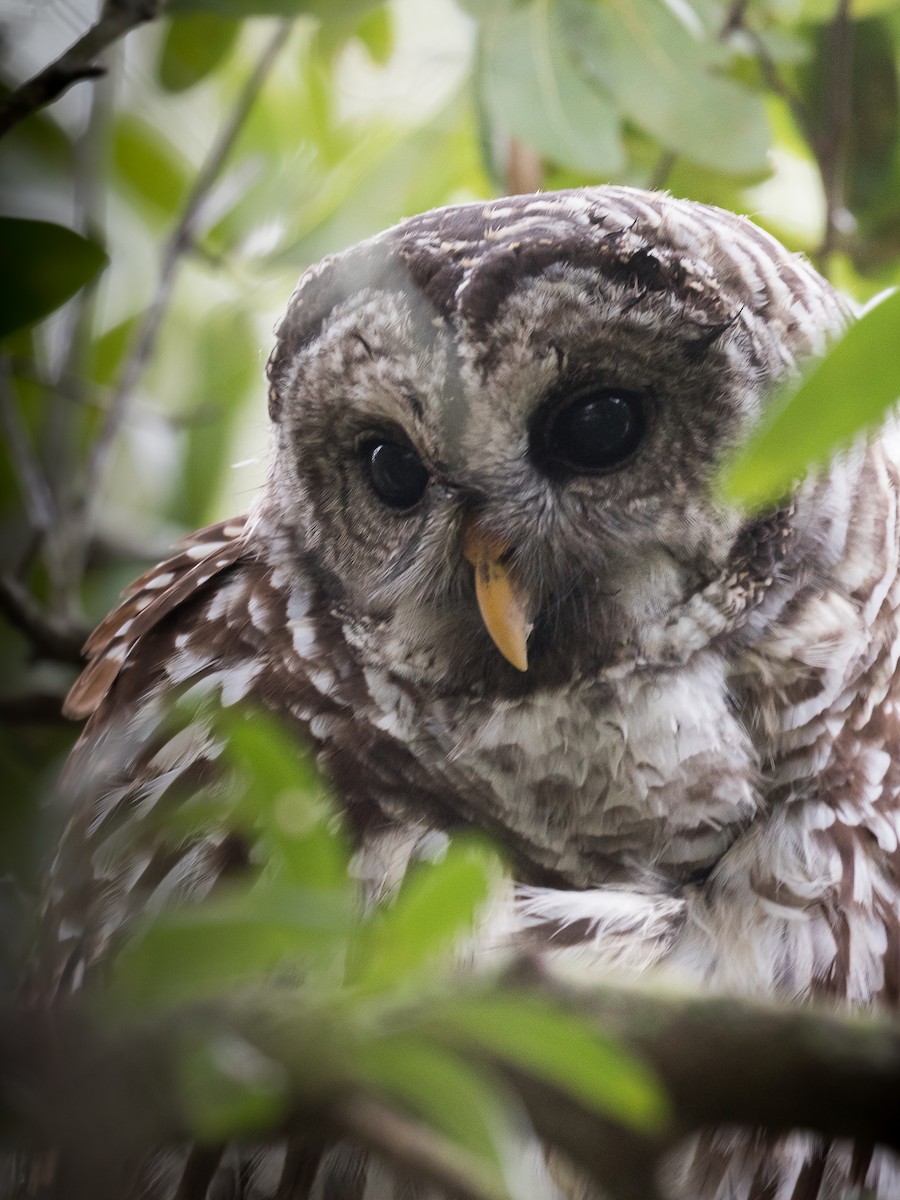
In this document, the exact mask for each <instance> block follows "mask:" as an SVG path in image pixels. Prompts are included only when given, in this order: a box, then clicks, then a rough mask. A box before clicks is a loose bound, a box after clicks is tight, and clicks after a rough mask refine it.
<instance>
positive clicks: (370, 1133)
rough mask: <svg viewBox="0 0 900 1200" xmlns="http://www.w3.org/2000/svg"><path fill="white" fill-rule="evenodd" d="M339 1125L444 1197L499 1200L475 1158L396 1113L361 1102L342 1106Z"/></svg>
mask: <svg viewBox="0 0 900 1200" xmlns="http://www.w3.org/2000/svg"><path fill="white" fill-rule="evenodd" d="M334 1120H335V1122H336V1124H337V1125H338V1126H339V1127H341V1128H342V1129H344V1130H345V1131H346V1133H348V1134H349V1135H350V1136H351V1137H353V1138H355V1139H356V1140H357V1141H359V1142H361V1143H362V1144H363V1145H364V1146H368V1147H369V1148H370V1149H372V1150H375V1151H377V1152H378V1153H379V1154H380V1155H382V1156H383V1157H384V1158H386V1159H388V1160H389V1161H390V1162H393V1163H394V1164H395V1165H397V1166H399V1167H401V1168H404V1169H405V1170H406V1171H408V1172H409V1173H410V1174H411V1175H412V1176H413V1177H414V1178H415V1177H417V1178H419V1179H425V1180H427V1181H428V1182H429V1183H433V1184H436V1185H437V1186H438V1187H439V1188H440V1189H441V1190H442V1191H443V1192H444V1193H445V1194H449V1195H450V1196H453V1197H459V1198H460V1200H500V1197H499V1196H498V1193H497V1189H496V1188H493V1187H491V1185H490V1183H489V1181H488V1180H486V1179H483V1178H482V1176H483V1175H484V1172H483V1171H482V1170H479V1167H478V1163H477V1161H475V1160H474V1159H473V1158H472V1156H471V1155H469V1154H468V1153H467V1152H466V1151H465V1150H463V1149H461V1148H460V1147H459V1146H455V1145H454V1144H453V1143H452V1142H448V1141H447V1139H446V1138H444V1137H442V1136H441V1135H440V1134H438V1133H435V1131H434V1130H433V1129H430V1128H429V1127H428V1126H427V1125H423V1124H421V1122H419V1121H412V1120H410V1119H409V1118H408V1117H405V1116H403V1115H402V1114H401V1113H399V1112H397V1111H396V1109H392V1108H388V1107H387V1106H386V1105H384V1104H381V1103H379V1102H378V1101H377V1100H372V1099H370V1098H369V1097H366V1096H356V1097H354V1098H353V1099H351V1100H347V1101H345V1102H344V1103H343V1104H341V1105H340V1107H339V1108H338V1109H337V1111H336V1112H335V1113H334Z"/></svg>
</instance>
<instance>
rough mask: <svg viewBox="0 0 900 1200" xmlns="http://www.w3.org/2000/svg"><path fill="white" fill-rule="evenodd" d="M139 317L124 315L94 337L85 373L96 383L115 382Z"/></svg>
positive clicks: (107, 385) (111, 383)
mask: <svg viewBox="0 0 900 1200" xmlns="http://www.w3.org/2000/svg"><path fill="white" fill-rule="evenodd" d="M140 319H141V318H140V316H134V317H126V318H125V320H124V321H119V323H118V324H117V325H113V327H112V328H111V329H107V330H106V332H105V333H102V334H101V335H100V336H99V337H98V338H95V339H94V341H93V344H92V345H91V353H90V357H89V361H88V367H87V373H88V375H89V376H90V378H91V379H93V380H94V381H95V382H96V383H99V384H102V385H103V386H104V387H112V385H113V384H114V383H115V381H116V379H117V378H118V374H119V369H120V367H121V366H122V363H123V361H124V359H125V354H126V352H127V351H128V349H129V347H130V346H131V341H132V338H133V336H134V332H135V330H136V328H137V325H138V322H139V321H140Z"/></svg>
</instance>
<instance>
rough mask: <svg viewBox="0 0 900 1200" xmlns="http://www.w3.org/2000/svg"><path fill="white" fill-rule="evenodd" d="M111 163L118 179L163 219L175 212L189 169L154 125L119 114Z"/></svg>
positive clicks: (186, 182) (182, 195) (187, 181)
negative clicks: (160, 214) (164, 216)
mask: <svg viewBox="0 0 900 1200" xmlns="http://www.w3.org/2000/svg"><path fill="white" fill-rule="evenodd" d="M112 162H113V169H114V170H115V173H116V176H117V178H118V179H119V181H120V182H121V183H124V184H125V185H126V187H127V188H129V189H130V191H131V192H132V193H133V194H134V195H136V196H138V197H139V198H140V199H141V200H144V201H146V202H147V203H148V204H150V205H152V207H153V208H154V209H156V210H158V211H159V212H161V213H163V214H165V215H166V216H171V215H172V214H174V213H175V212H177V211H178V209H179V208H180V206H181V204H182V201H183V200H184V198H185V196H186V195H187V190H188V184H189V180H190V177H191V168H190V166H189V165H188V163H187V161H186V160H185V159H184V158H183V157H182V156H181V154H180V153H179V152H178V151H177V150H176V149H175V147H174V146H173V145H172V143H171V142H170V141H168V139H167V138H165V137H164V136H163V135H162V134H161V133H160V131H159V130H158V129H156V128H155V127H154V126H153V125H150V124H148V123H147V122H146V121H143V120H141V118H140V117H135V116H132V115H131V114H129V113H124V114H122V115H121V116H120V117H119V118H118V119H117V121H116V123H115V128H114V130H113V144H112Z"/></svg>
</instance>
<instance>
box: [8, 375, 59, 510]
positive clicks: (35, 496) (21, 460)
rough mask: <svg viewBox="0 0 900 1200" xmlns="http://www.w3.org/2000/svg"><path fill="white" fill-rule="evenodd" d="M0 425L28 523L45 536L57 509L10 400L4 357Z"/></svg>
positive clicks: (26, 434)
mask: <svg viewBox="0 0 900 1200" xmlns="http://www.w3.org/2000/svg"><path fill="white" fill-rule="evenodd" d="M0 424H2V426H3V432H4V433H5V434H6V440H7V447H8V451H9V459H10V462H11V464H12V468H13V471H14V473H15V475H16V478H17V480H18V483H19V488H20V490H21V492H22V499H23V501H24V503H25V510H26V512H27V513H28V519H29V520H30V521H31V525H32V527H33V528H34V529H36V530H38V531H39V532H40V533H42V534H46V533H47V532H48V531H49V530H50V529H52V527H53V524H54V521H55V519H56V505H55V503H54V501H53V493H52V492H51V491H50V487H49V485H48V484H47V480H46V479H45V477H44V472H43V471H42V470H41V465H40V463H39V462H38V460H37V456H36V454H35V452H34V447H33V446H32V444H31V439H30V437H29V436H28V430H27V429H26V428H25V422H24V421H23V420H22V414H21V413H20V412H19V408H18V405H17V404H16V400H15V397H14V396H13V392H12V387H11V385H10V377H9V360H8V359H7V358H6V357H3V358H0Z"/></svg>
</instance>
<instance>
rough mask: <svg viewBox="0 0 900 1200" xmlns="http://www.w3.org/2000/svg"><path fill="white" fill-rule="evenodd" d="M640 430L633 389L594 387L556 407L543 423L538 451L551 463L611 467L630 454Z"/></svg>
mask: <svg viewBox="0 0 900 1200" xmlns="http://www.w3.org/2000/svg"><path fill="white" fill-rule="evenodd" d="M643 433H644V407H643V403H642V401H641V397H640V396H639V395H638V394H637V392H629V391H625V390H624V389H621V388H600V389H597V388H594V389H591V390H590V391H588V392H583V393H582V394H581V395H579V396H576V397H575V398H574V399H573V400H570V401H569V403H567V404H565V405H564V406H563V407H562V408H558V409H557V410H556V412H555V413H554V414H553V416H552V417H551V419H550V421H549V423H548V424H547V425H546V426H545V433H544V438H543V447H542V452H543V455H544V456H545V457H546V458H547V459H548V460H549V464H550V465H553V466H557V467H568V468H569V469H570V470H574V471H602V470H611V469H612V468H614V467H618V466H621V465H622V464H623V463H624V462H625V461H626V460H627V459H629V458H630V457H631V455H632V454H633V453H634V451H635V450H636V449H637V446H638V443H639V442H640V440H641V437H642V436H643Z"/></svg>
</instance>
